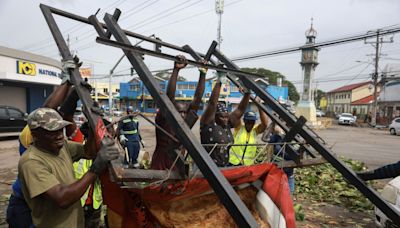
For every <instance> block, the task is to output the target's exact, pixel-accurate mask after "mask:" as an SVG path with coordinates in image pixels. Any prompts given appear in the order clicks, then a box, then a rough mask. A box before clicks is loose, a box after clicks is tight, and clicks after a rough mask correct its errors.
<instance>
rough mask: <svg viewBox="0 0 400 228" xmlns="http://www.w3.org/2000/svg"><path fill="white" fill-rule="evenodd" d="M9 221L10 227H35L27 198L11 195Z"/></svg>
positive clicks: (8, 208) (8, 212)
mask: <svg viewBox="0 0 400 228" xmlns="http://www.w3.org/2000/svg"><path fill="white" fill-rule="evenodd" d="M7 223H8V225H9V227H10V228H26V227H29V228H33V227H35V226H34V225H33V222H32V216H31V209H30V208H29V207H28V204H26V202H25V200H24V199H23V198H20V197H16V196H14V195H11V197H10V201H9V202H8V207H7Z"/></svg>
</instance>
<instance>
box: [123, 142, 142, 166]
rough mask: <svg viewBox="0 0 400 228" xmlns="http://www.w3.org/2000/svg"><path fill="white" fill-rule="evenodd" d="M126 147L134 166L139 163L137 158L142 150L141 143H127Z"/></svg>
mask: <svg viewBox="0 0 400 228" xmlns="http://www.w3.org/2000/svg"><path fill="white" fill-rule="evenodd" d="M125 146H126V148H128V154H129V162H131V163H132V164H135V163H137V158H138V156H139V150H140V143H139V141H127V142H126V143H125ZM125 161H126V158H125Z"/></svg>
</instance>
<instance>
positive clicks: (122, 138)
mask: <svg viewBox="0 0 400 228" xmlns="http://www.w3.org/2000/svg"><path fill="white" fill-rule="evenodd" d="M127 141H128V139H127V138H126V137H125V135H120V136H119V142H120V143H121V144H123V145H124V144H125V143H126V142H127Z"/></svg>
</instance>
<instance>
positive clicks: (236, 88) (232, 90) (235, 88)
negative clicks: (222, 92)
mask: <svg viewBox="0 0 400 228" xmlns="http://www.w3.org/2000/svg"><path fill="white" fill-rule="evenodd" d="M232 92H239V88H238V87H236V86H231V93H232Z"/></svg>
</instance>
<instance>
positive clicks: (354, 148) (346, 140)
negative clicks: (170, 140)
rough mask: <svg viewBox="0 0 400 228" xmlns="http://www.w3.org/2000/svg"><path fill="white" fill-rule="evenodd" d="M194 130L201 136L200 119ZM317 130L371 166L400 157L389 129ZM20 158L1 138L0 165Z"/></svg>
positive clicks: (149, 139)
mask: <svg viewBox="0 0 400 228" xmlns="http://www.w3.org/2000/svg"><path fill="white" fill-rule="evenodd" d="M150 119H154V118H153V117H150ZM139 120H140V130H141V134H142V137H143V138H144V141H145V143H146V148H145V149H146V151H148V152H150V153H152V152H153V151H154V147H155V131H154V126H153V125H152V124H151V123H149V122H147V121H146V120H144V119H141V118H140V117H139ZM192 131H193V133H194V135H195V136H196V137H198V138H199V136H200V134H199V121H197V123H196V125H195V126H194V127H193V129H192ZM316 132H317V134H319V135H320V136H321V137H322V138H323V139H324V140H325V141H326V142H327V143H328V147H331V148H332V150H333V152H334V153H335V154H337V155H342V156H344V157H346V158H352V159H357V160H360V161H363V162H365V163H366V165H367V166H368V167H369V168H371V169H372V168H376V167H378V166H381V165H384V164H388V163H393V162H397V161H399V160H400V136H393V135H390V134H389V131H388V130H377V129H371V128H360V127H352V126H339V125H333V126H332V127H331V128H329V129H323V130H317V131H316ZM18 158H19V154H18V140H17V138H16V137H9V138H0V169H1V168H15V167H16V166H17V163H18Z"/></svg>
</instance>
